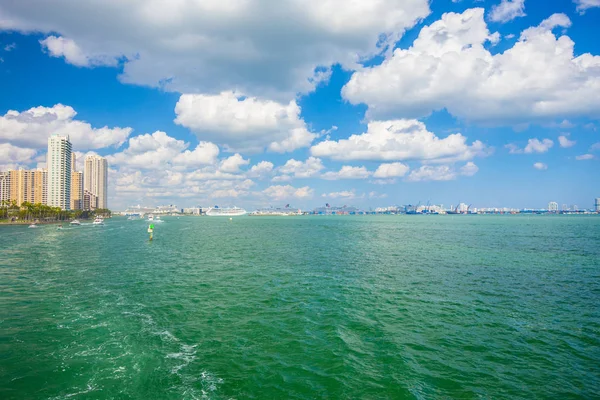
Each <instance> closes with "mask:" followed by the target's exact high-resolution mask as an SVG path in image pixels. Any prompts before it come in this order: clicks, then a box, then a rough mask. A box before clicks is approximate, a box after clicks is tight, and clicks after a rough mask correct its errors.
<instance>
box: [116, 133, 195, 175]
mask: <svg viewBox="0 0 600 400" xmlns="http://www.w3.org/2000/svg"><path fill="white" fill-rule="evenodd" d="M186 147H187V145H186V143H185V142H184V141H183V140H177V139H175V138H172V137H170V136H169V135H167V134H166V133H165V132H162V131H156V132H154V133H152V134H145V135H139V136H136V137H132V138H131V139H129V146H128V147H127V148H126V149H125V150H123V151H122V152H119V153H115V154H112V155H109V156H107V161H108V162H109V164H111V165H123V166H128V167H132V168H139V169H163V168H164V166H165V165H166V164H167V163H168V162H170V161H171V160H174V159H176V157H177V156H178V155H179V154H180V153H181V152H182V151H183V150H185V148H186Z"/></svg>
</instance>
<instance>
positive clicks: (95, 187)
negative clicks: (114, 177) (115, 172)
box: [83, 155, 108, 208]
mask: <svg viewBox="0 0 600 400" xmlns="http://www.w3.org/2000/svg"><path fill="white" fill-rule="evenodd" d="M83 175H84V176H83V189H84V191H88V192H89V193H90V195H93V196H95V197H96V198H97V202H96V207H94V208H108V203H107V194H108V163H107V162H106V158H104V157H100V156H95V155H90V156H87V157H86V158H85V165H84V169H83Z"/></svg>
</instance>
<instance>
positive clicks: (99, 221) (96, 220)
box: [92, 217, 104, 225]
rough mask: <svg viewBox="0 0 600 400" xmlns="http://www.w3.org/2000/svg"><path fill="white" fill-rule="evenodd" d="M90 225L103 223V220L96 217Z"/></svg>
mask: <svg viewBox="0 0 600 400" xmlns="http://www.w3.org/2000/svg"><path fill="white" fill-rule="evenodd" d="M92 225H104V220H103V219H102V218H101V217H96V219H95V220H94V222H92Z"/></svg>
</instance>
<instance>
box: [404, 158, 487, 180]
mask: <svg viewBox="0 0 600 400" xmlns="http://www.w3.org/2000/svg"><path fill="white" fill-rule="evenodd" d="M477 171H479V168H478V167H477V165H475V164H474V163H472V162H468V163H467V164H465V165H464V166H462V167H461V168H460V169H459V170H458V171H457V170H456V169H455V168H454V167H453V166H451V165H436V166H433V165H423V166H421V167H420V168H418V169H413V170H412V171H411V173H410V175H408V177H407V178H406V180H407V181H408V182H421V181H451V180H454V179H456V178H458V176H460V175H462V176H473V175H475V174H476V173H477Z"/></svg>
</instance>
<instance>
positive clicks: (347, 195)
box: [321, 189, 362, 199]
mask: <svg viewBox="0 0 600 400" xmlns="http://www.w3.org/2000/svg"><path fill="white" fill-rule="evenodd" d="M321 197H325V198H332V199H354V198H356V197H357V196H356V191H355V190H354V189H352V190H344V191H341V192H331V193H323V194H322V195H321ZM361 197H362V196H361Z"/></svg>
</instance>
